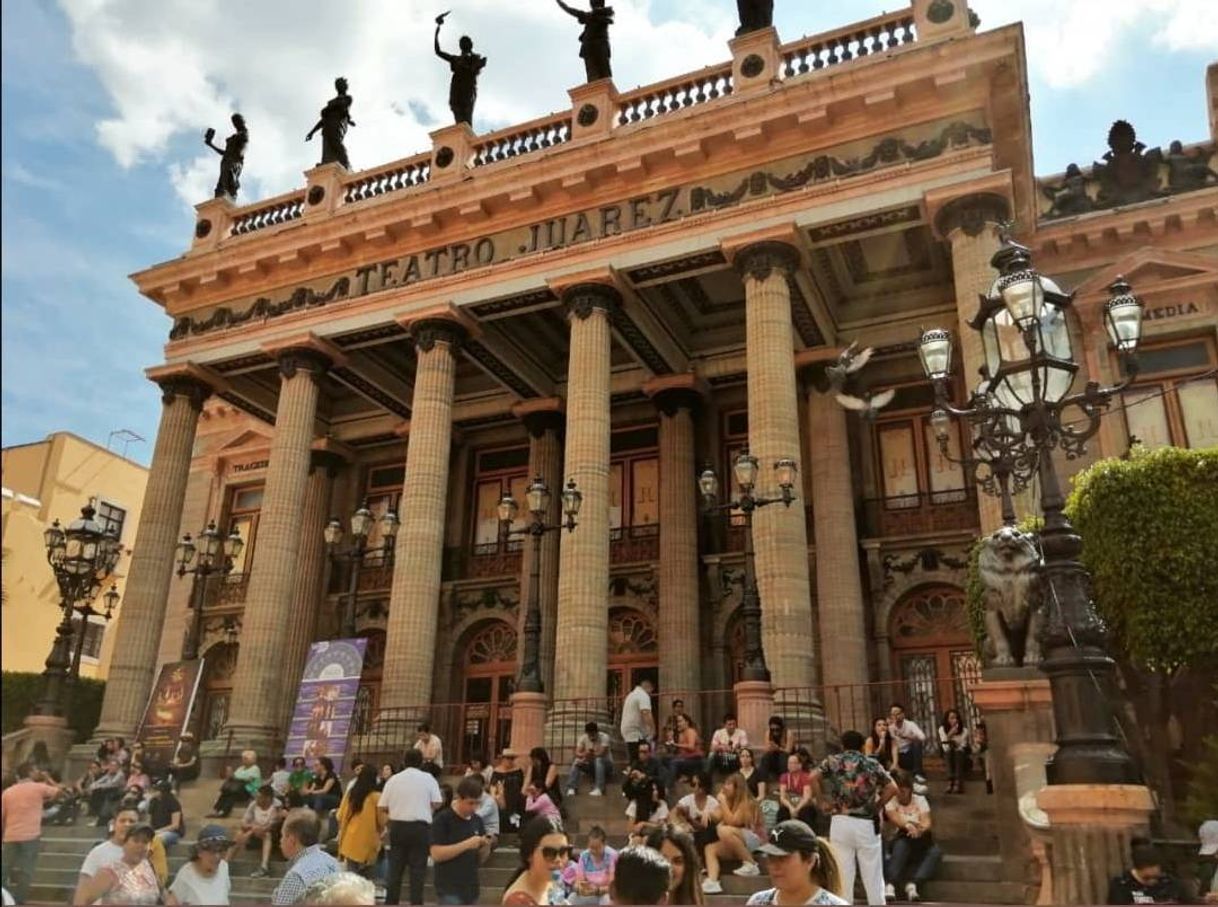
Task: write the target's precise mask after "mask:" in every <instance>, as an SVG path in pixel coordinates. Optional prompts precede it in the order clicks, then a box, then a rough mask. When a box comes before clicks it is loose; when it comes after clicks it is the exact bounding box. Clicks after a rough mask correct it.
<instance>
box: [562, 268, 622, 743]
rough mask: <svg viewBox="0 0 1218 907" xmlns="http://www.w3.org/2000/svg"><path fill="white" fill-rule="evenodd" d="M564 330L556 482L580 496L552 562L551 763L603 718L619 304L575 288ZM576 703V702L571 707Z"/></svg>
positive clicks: (593, 287) (568, 297) (606, 292)
mask: <svg viewBox="0 0 1218 907" xmlns="http://www.w3.org/2000/svg"><path fill="white" fill-rule="evenodd" d="M563 301H564V302H565V303H566V305H567V309H568V319H569V321H570V323H571V349H570V354H569V357H568V366H567V444H566V462H565V464H564V470H563V475H564V481H566V480H567V479H574V480H575V482H576V485H577V486H578V488H579V490H580V492H581V493H582V494H583V506H582V508H581V510H580V512H579V518H578V519H579V525H578V526H576V527H575V530H574V531H572V532H564V533H563V538H562V542H561V546H560V553H559V561H558V622H557V637H558V639H560V640H562V652H563V657H562V658H559V659H556V660H555V666H554V690H553V696H554V702H553V709H552V711H551V715H550V721H549V727H548V728H547V733H546V736H547V745H548V746H550V747H551V755H553V756H554V758H555V760H556V761H562V760H563V759H565V758H567V757H568V756H569V753H570V750H571V749H572V748H573V747H574V745H575V742H576V738H577V736H578V731H579V730H581V729H582V726H583V724H584V723H585V722H587V721H591V720H599V719H601V718H603V717H604V713H605V711H606V709H605V700H604V697H605V671H606V668H607V664H608V656H607V645H606V637H607V635H608V632H609V609H608V606H607V598H608V594H609V424H610V414H609V378H610V365H609V347H610V338H611V333H610V326H609V313H610V310H611V309H612V308H613V307H614V306H617V305H619V304H620V302H621V296H620V295H619V294H618V292H617V290H615V289H614V288H613V287H610V286H608V285H606V284H595V283H588V284H578V285H576V286H573V287H570V288H569V289H567V290H566V291H565V292H564V293H563ZM572 700H576V701H572Z"/></svg>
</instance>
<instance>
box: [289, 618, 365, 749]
mask: <svg viewBox="0 0 1218 907" xmlns="http://www.w3.org/2000/svg"><path fill="white" fill-rule="evenodd" d="M367 645H368V640H366V639H336V640H331V641H330V642H315V643H313V645H312V646H311V647H310V648H309V660H308V661H307V662H305V669H304V676H303V677H301V679H300V691H299V693H298V694H297V696H296V711H295V712H294V713H293V714H292V726H291V728H290V729H289V730H288V741H287V746H286V749H285V751H284V756H285V757H286V758H287V760H288V764H289V765H290V764H291V762H292V760H293V759H295V758H296V757H298V756H303V757H304V759H305V760H306V761H307V762H309V763H310V764H311V763H312V762H313V760H314V759H319V758H321V757H322V756H329V757H330V758H331V759H333V760H334V770H335V771H336V772H341V771H342V768H343V757H344V756H345V755H346V752H347V735H348V734H350V732H351V716H352V714H353V713H354V711H355V694H356V692H357V691H358V690H359V678H360V674H361V673H362V672H363V669H364V649H365V648H366V647H367Z"/></svg>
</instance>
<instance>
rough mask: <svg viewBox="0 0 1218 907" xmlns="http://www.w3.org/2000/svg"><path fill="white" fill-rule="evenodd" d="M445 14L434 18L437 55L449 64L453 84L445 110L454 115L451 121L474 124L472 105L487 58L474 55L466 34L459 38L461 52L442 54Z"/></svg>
mask: <svg viewBox="0 0 1218 907" xmlns="http://www.w3.org/2000/svg"><path fill="white" fill-rule="evenodd" d="M447 17H448V13H441V14H440V15H438V16H436V38H435V49H436V56H437V57H439V58H440V59H441V60H444V61H446V62H447V63H448V65H449V68H451V69H452V74H453V77H452V81H451V82H450V83H449V87H448V107H449V109H450V110H451V111H452V112H453V122H455V123H467V124H469V125H471V126H472V125H473V123H474V102H475V101H476V100H477V99H478V74H479V73H481V72H482V69H483V67H485V66H486V57H483V56H479V55H478V54H476V53H474V42H473V39H472V38H470V37H469V35H462V36H461V40H460V41H459V42H458V45H459V46H460V48H461V53H459V54H450V53H445V52H444V51H443V50H442V49H441V48H440V27H441V26H442V25H443V24H444V20H445V19H446V18H447Z"/></svg>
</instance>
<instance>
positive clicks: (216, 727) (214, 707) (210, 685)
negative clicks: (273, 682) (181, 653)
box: [199, 642, 241, 740]
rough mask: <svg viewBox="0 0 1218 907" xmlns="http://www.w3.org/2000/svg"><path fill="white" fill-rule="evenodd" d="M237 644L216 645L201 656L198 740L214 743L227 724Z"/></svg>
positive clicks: (238, 644) (223, 643)
mask: <svg viewBox="0 0 1218 907" xmlns="http://www.w3.org/2000/svg"><path fill="white" fill-rule="evenodd" d="M240 647H241V646H240V643H235V642H220V643H216V644H215V645H213V646H212V647H211V648H209V649H208V650H207V651H206V652H204V653H203V683H202V684H201V686H202V692H201V699H202V703H201V706H202V707H201V708H200V710H199V715H200V719H199V739H200V740H216V739H218V738H219V736H220V732H221V731H222V730H223V729H224V725H226V724H227V723H228V713H229V706H230V704H231V703H232V696H233V675H234V674H235V673H236V671H237V651H238V650H239V649H240Z"/></svg>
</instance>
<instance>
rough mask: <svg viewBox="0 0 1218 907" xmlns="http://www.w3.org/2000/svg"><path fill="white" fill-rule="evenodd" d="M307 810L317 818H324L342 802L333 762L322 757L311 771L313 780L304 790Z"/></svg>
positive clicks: (328, 758) (340, 789) (327, 757)
mask: <svg viewBox="0 0 1218 907" xmlns="http://www.w3.org/2000/svg"><path fill="white" fill-rule="evenodd" d="M304 795H305V797H306V798H307V799H308V801H309V808H310V809H312V810H313V812H315V813H317V815H319V816H325V815H326V813H328V812H329V811H330V810H332V809H334V808H335V807H336V806H338V804H339V802H340V801H341V800H342V787H341V785H340V784H339V782H338V775H336V774H334V760H332V759H331V758H330V757H329V756H322V757H321V758H319V759H318V760H317V763H316V765H315V767H314V769H313V780H312V781H310V782H309V783H308V784H307V785H306V786H305V789H304Z"/></svg>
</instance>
